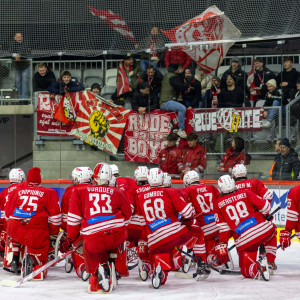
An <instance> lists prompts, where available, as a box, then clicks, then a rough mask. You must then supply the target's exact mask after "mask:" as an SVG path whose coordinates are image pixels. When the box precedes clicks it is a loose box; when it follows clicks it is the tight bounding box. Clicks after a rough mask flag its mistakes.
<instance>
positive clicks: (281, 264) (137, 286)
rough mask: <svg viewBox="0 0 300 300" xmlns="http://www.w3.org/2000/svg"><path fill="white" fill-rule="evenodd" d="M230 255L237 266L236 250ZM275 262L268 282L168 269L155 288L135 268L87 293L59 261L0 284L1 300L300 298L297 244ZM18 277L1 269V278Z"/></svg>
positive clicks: (298, 249) (279, 251) (80, 281)
mask: <svg viewBox="0 0 300 300" xmlns="http://www.w3.org/2000/svg"><path fill="white" fill-rule="evenodd" d="M232 255H233V260H234V263H235V268H237V266H238V264H237V259H238V257H237V254H236V251H235V250H233V251H232ZM276 263H277V265H278V270H277V271H276V272H275V274H274V275H273V276H271V279H270V281H269V282H266V281H262V280H253V279H245V278H243V277H242V276H241V275H220V274H218V273H215V272H214V271H212V273H211V275H210V276H209V277H208V279H207V280H206V281H195V279H179V278H175V277H174V273H173V272H171V273H170V274H169V276H168V280H167V283H166V285H165V286H161V287H160V288H159V289H158V290H155V289H154V288H153V287H152V285H151V281H150V279H148V281H146V282H142V281H141V280H140V279H139V277H138V271H137V268H135V269H134V270H132V271H131V272H130V277H128V278H123V279H120V280H119V285H118V287H117V289H116V290H113V292H112V293H111V294H109V295H101V294H94V295H91V294H88V292H87V282H84V281H82V280H81V279H79V278H78V277H77V276H76V274H75V272H74V271H72V273H70V274H67V273H65V270H64V263H60V264H58V265H56V266H55V267H52V268H50V270H49V272H48V277H47V279H46V280H44V281H34V282H26V283H24V284H23V285H22V286H20V287H18V288H9V287H2V286H1V287H0V299H10V300H15V299H22V300H23V299H25V300H27V299H28V300H29V299H30V300H40V299H53V300H57V299H63V300H67V299H72V300H74V299H124V300H125V299H126V300H127V299H129V300H134V299H139V300H147V299H151V300H158V299H172V300H176V299H180V300H183V299H189V300H196V299H230V300H234V299H272V300H274V299H300V294H299V291H298V287H299V283H300V244H299V243H297V242H294V243H292V246H291V247H290V248H288V249H286V250H285V251H282V250H278V252H277V260H276ZM193 271H194V269H193ZM19 278H20V277H18V276H15V275H12V274H10V273H7V272H5V271H3V270H2V269H1V270H0V281H1V280H3V279H14V280H18V279H19Z"/></svg>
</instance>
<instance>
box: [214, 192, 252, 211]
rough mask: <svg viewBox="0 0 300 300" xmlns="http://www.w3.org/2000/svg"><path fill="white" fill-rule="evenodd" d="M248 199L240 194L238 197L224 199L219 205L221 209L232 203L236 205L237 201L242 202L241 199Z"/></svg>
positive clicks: (243, 194)
mask: <svg viewBox="0 0 300 300" xmlns="http://www.w3.org/2000/svg"><path fill="white" fill-rule="evenodd" d="M245 198H247V196H246V194H245V193H242V194H238V195H234V196H232V197H230V198H227V199H224V200H223V201H221V202H220V203H218V206H219V208H222V207H223V206H225V205H226V204H230V203H234V202H235V201H238V200H241V199H245Z"/></svg>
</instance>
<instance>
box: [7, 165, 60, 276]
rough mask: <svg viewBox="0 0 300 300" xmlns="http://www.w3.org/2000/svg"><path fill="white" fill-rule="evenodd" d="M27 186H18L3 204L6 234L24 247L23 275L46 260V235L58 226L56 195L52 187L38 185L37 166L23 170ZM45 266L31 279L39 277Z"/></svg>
mask: <svg viewBox="0 0 300 300" xmlns="http://www.w3.org/2000/svg"><path fill="white" fill-rule="evenodd" d="M26 182H27V186H26V187H22V188H21V189H18V190H17V191H16V192H15V193H14V195H13V198H12V199H10V201H9V203H8V204H7V205H6V207H5V213H6V216H7V217H8V218H9V219H8V222H7V234H8V235H9V236H10V237H11V238H12V239H13V240H14V241H16V242H18V243H19V244H21V245H23V246H24V247H25V246H26V247H27V255H26V256H25V257H24V258H23V267H24V269H23V270H22V271H23V272H22V275H23V277H25V276H27V275H29V274H30V273H32V272H34V271H35V270H37V269H38V268H40V267H41V266H42V265H44V264H46V263H47V260H48V252H49V247H50V236H56V235H57V234H58V232H59V228H60V226H61V213H60V207H59V198H58V194H57V192H56V191H55V190H53V189H50V188H45V187H42V186H40V184H41V170H40V169H39V168H36V167H35V168H32V169H30V170H29V171H28V174H27V180H26ZM46 275H47V270H46V271H44V272H42V273H40V274H39V275H37V276H36V277H34V279H39V280H43V279H44V278H45V277H46Z"/></svg>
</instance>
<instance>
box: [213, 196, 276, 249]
mask: <svg viewBox="0 0 300 300" xmlns="http://www.w3.org/2000/svg"><path fill="white" fill-rule="evenodd" d="M214 210H215V220H216V222H217V225H218V226H219V228H220V230H219V232H220V242H223V243H227V242H228V239H229V238H230V237H231V236H232V233H233V237H234V238H235V244H236V247H237V249H238V250H239V251H242V250H244V249H246V248H248V247H249V246H251V245H253V244H255V243H257V242H259V241H260V240H261V239H263V238H266V237H268V236H269V235H271V234H272V233H274V225H273V224H272V223H271V222H269V221H266V219H265V218H264V216H263V215H267V214H269V212H270V210H271V205H270V203H269V202H268V201H267V200H265V199H262V198H260V197H259V196H257V195H255V194H254V193H253V192H251V191H248V190H241V191H236V192H233V193H230V194H228V195H225V196H223V197H220V198H218V199H217V201H216V202H215V203H214Z"/></svg>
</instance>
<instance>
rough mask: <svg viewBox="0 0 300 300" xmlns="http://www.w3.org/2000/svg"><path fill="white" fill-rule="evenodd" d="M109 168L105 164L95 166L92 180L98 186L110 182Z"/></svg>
mask: <svg viewBox="0 0 300 300" xmlns="http://www.w3.org/2000/svg"><path fill="white" fill-rule="evenodd" d="M111 176H112V173H111V167H110V165H109V164H107V163H99V164H97V165H96V166H95V168H94V172H93V176H92V178H93V179H94V180H95V181H96V182H97V184H99V185H106V184H107V185H108V184H109V182H110V181H111Z"/></svg>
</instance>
